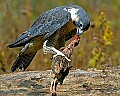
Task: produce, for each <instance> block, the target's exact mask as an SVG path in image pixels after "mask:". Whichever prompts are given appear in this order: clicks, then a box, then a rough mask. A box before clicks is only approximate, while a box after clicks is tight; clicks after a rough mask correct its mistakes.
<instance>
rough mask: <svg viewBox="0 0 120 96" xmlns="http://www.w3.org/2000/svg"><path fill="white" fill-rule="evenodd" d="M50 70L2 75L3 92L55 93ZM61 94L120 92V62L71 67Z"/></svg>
mask: <svg viewBox="0 0 120 96" xmlns="http://www.w3.org/2000/svg"><path fill="white" fill-rule="evenodd" d="M50 80H51V79H50V70H47V71H26V72H16V73H10V74H3V75H0V96H51V93H50V92H49V87H50ZM57 96H120V66H118V67H114V68H108V69H106V70H104V71H103V70H97V69H88V70H86V71H85V70H80V69H75V70H71V71H70V73H69V75H68V76H67V77H66V78H65V80H64V83H63V85H58V87H57Z"/></svg>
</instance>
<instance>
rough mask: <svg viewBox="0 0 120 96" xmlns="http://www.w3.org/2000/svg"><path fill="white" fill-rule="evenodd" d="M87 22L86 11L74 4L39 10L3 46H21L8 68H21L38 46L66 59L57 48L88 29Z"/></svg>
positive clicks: (24, 67) (26, 63)
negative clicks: (20, 31) (29, 23)
mask: <svg viewBox="0 0 120 96" xmlns="http://www.w3.org/2000/svg"><path fill="white" fill-rule="evenodd" d="M89 26H90V20H89V17H88V14H87V13H86V12H85V10H84V9H83V8H81V7H80V6H77V5H67V6H60V7H56V8H54V9H51V10H48V11H46V12H43V13H42V14H41V15H40V16H39V17H38V18H37V19H36V21H35V22H34V23H33V24H32V25H31V26H30V28H29V29H28V30H26V31H25V32H23V34H21V35H20V36H19V37H18V39H17V40H16V41H15V42H13V43H11V44H10V45H8V46H7V47H9V48H14V47H21V46H22V47H23V48H22V50H21V51H20V53H19V54H18V56H17V57H16V59H15V61H14V63H13V65H12V68H11V71H12V72H14V71H15V70H16V69H17V68H18V69H19V70H25V69H26V68H27V67H28V66H29V64H30V62H31V61H32V59H33V58H34V56H35V54H36V53H37V51H38V50H40V49H43V51H44V53H45V54H48V53H53V54H54V55H53V57H56V56H57V55H61V56H64V57H65V58H66V59H67V60H68V61H70V59H69V58H67V57H66V56H65V55H64V54H63V53H62V52H60V51H59V49H60V48H61V47H64V46H65V42H66V41H67V40H69V39H71V38H72V37H73V36H74V35H75V34H77V35H78V36H79V35H81V34H82V33H83V32H84V31H86V30H88V28H89Z"/></svg>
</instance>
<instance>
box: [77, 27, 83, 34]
mask: <svg viewBox="0 0 120 96" xmlns="http://www.w3.org/2000/svg"><path fill="white" fill-rule="evenodd" d="M82 33H83V30H81V29H80V28H79V27H77V35H81V34H82Z"/></svg>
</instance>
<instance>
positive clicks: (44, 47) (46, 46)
mask: <svg viewBox="0 0 120 96" xmlns="http://www.w3.org/2000/svg"><path fill="white" fill-rule="evenodd" d="M47 42H48V40H46V41H45V42H44V44H43V51H44V53H45V54H48V53H50V52H52V53H53V54H55V55H53V57H56V56H58V55H61V56H63V57H65V58H66V59H67V60H68V61H71V60H70V59H69V58H68V57H67V56H65V55H64V54H63V53H62V52H60V51H59V50H57V49H56V48H54V47H52V46H48V45H47Z"/></svg>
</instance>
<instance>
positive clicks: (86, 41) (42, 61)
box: [0, 0, 120, 74]
mask: <svg viewBox="0 0 120 96" xmlns="http://www.w3.org/2000/svg"><path fill="white" fill-rule="evenodd" d="M68 4H76V5H79V6H81V7H83V8H84V9H85V10H86V12H87V13H88V15H89V17H90V21H91V27H90V28H89V30H88V31H86V32H85V33H84V34H83V35H82V36H81V42H80V44H79V45H78V46H77V47H76V48H74V50H73V56H72V63H71V64H72V65H73V66H74V67H75V68H81V69H86V68H88V67H96V68H103V67H108V66H118V65H120V44H119V42H120V36H119V34H120V33H119V30H120V22H119V21H120V0H0V74H2V73H8V72H10V68H11V65H12V63H13V61H14V59H15V57H16V56H17V54H18V53H19V51H20V50H21V48H14V49H8V48H6V46H7V45H8V44H10V43H11V42H13V41H15V40H16V39H17V37H18V36H19V35H20V34H22V33H23V32H24V31H25V30H27V29H28V28H29V26H30V25H31V24H32V23H33V22H34V21H35V19H36V18H38V17H39V15H40V14H41V13H42V12H44V11H47V10H49V9H52V8H55V7H57V6H64V5H68ZM69 42H70V41H69ZM69 42H67V43H66V44H68V43H69ZM50 68H51V64H50V55H47V56H46V55H44V54H43V51H42V50H40V51H39V52H38V53H37V55H36V56H35V58H34V60H33V61H32V63H31V64H30V66H29V67H28V68H27V70H47V69H50Z"/></svg>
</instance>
